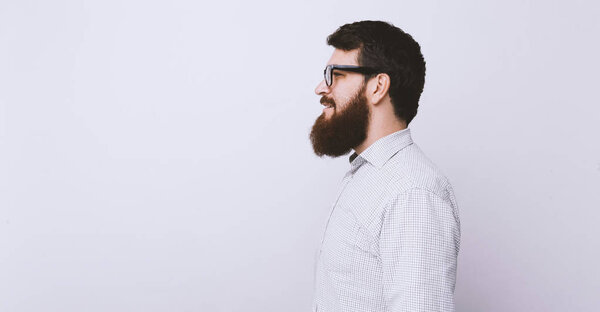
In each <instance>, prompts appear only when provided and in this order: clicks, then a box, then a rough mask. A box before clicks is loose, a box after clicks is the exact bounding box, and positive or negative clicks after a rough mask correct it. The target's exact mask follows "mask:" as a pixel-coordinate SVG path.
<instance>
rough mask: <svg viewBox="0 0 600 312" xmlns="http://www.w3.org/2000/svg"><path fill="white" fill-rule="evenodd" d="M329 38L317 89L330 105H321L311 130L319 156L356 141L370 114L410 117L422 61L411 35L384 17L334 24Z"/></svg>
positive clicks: (362, 136)
mask: <svg viewBox="0 0 600 312" xmlns="http://www.w3.org/2000/svg"><path fill="white" fill-rule="evenodd" d="M327 43H328V44H329V45H331V46H333V47H334V48H335V50H334V52H333V54H332V56H331V58H330V60H329V62H328V65H332V66H329V68H327V69H326V73H325V75H326V77H325V79H324V80H323V81H322V82H321V83H320V84H319V85H318V86H317V88H316V90H315V92H316V93H317V94H318V95H321V103H322V104H324V105H325V104H331V105H332V106H331V107H329V108H325V109H324V110H323V114H322V115H321V116H319V118H318V119H317V121H315V125H314V126H313V129H312V131H311V134H310V138H311V141H312V143H313V148H314V150H315V153H316V154H317V155H319V156H322V155H329V156H333V157H336V156H341V155H344V154H346V153H348V152H349V151H350V150H351V149H352V148H355V147H356V146H358V145H360V144H361V143H362V142H363V141H364V140H365V139H366V138H367V134H368V133H367V132H368V129H369V123H370V122H371V121H372V120H371V119H373V117H377V116H374V115H380V114H382V113H385V114H387V115H393V116H388V118H389V117H393V118H394V119H395V120H396V121H400V122H402V123H404V124H406V125H408V124H409V123H410V122H411V121H412V119H413V118H414V116H415V115H416V113H417V108H418V102H419V98H420V96H421V93H422V91H423V85H424V82H425V61H424V59H423V55H422V54H421V50H420V47H419V44H418V43H417V42H416V41H415V40H414V39H413V38H412V37H411V36H410V35H409V34H407V33H405V32H404V31H402V30H401V29H399V28H397V27H394V26H393V25H391V24H388V23H385V22H379V21H361V22H355V23H352V24H346V25H343V26H342V27H340V28H338V29H337V30H336V31H335V32H334V33H333V34H331V35H330V36H329V37H328V38H327ZM335 65H345V66H348V65H354V66H351V68H336V66H335ZM375 109H376V113H377V114H374V112H375V111H374V110H375ZM376 120H377V121H380V120H383V119H381V118H377V119H376Z"/></svg>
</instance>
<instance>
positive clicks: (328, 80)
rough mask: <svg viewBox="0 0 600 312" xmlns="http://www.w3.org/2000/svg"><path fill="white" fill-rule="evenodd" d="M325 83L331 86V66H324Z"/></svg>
mask: <svg viewBox="0 0 600 312" xmlns="http://www.w3.org/2000/svg"><path fill="white" fill-rule="evenodd" d="M325 84H327V86H328V87H331V66H327V67H325Z"/></svg>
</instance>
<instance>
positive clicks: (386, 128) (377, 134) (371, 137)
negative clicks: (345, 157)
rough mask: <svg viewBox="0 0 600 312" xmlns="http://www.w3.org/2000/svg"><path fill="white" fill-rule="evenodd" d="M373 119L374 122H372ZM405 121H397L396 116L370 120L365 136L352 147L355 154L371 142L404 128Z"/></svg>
mask: <svg viewBox="0 0 600 312" xmlns="http://www.w3.org/2000/svg"><path fill="white" fill-rule="evenodd" d="M374 121H375V122H374ZM406 127H407V126H406V123H405V122H404V121H399V120H397V119H396V118H394V119H393V121H386V122H376V120H372V122H370V123H369V129H368V131H367V138H366V139H365V140H364V141H363V142H362V143H361V144H360V145H359V146H357V147H355V148H354V151H355V152H356V154H360V153H362V152H364V151H365V150H366V149H367V148H368V147H369V146H371V144H373V143H375V142H376V141H377V140H379V139H381V138H383V137H385V136H388V135H390V134H392V133H394V132H397V131H400V130H404V129H406Z"/></svg>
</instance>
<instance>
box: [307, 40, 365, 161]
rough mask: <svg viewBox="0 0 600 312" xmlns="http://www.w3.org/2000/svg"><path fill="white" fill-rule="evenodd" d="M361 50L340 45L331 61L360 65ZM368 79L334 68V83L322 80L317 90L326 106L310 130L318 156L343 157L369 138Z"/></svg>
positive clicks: (331, 62) (337, 63)
mask: <svg viewBox="0 0 600 312" xmlns="http://www.w3.org/2000/svg"><path fill="white" fill-rule="evenodd" d="M357 56H358V50H352V51H342V50H338V49H336V50H335V51H334V52H333V55H332V56H331V59H330V60H329V62H328V64H335V65H358V63H357ZM365 89H366V83H365V81H364V76H363V75H361V74H359V73H353V72H345V71H343V70H334V71H333V80H332V81H331V85H330V86H327V84H326V83H325V81H321V83H319V85H318V86H317V88H316V89H315V93H316V94H317V95H320V96H321V104H322V105H324V106H325V108H324V109H323V113H322V114H321V115H320V116H319V117H318V118H317V120H316V121H315V123H314V125H313V127H312V130H311V132H310V140H311V143H312V146H313V150H314V152H315V154H316V155H317V156H320V157H321V156H324V155H327V156H330V157H339V156H342V155H345V154H348V153H349V152H350V151H351V150H352V149H353V148H355V147H356V146H359V145H360V144H361V143H362V142H363V141H364V140H365V139H366V138H367V130H368V126H369V117H370V110H369V106H368V105H367V98H366V97H365Z"/></svg>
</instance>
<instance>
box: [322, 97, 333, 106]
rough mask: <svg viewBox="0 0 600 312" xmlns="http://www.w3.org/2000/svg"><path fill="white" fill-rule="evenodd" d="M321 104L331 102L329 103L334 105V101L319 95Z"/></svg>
mask: <svg viewBox="0 0 600 312" xmlns="http://www.w3.org/2000/svg"><path fill="white" fill-rule="evenodd" d="M321 104H331V105H333V106H335V101H334V100H333V99H330V98H328V97H325V96H322V97H321Z"/></svg>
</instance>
